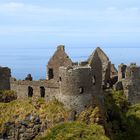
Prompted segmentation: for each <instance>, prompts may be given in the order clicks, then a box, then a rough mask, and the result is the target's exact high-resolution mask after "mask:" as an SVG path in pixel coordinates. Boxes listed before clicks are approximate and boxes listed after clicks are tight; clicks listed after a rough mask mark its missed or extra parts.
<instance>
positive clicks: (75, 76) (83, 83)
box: [58, 66, 101, 112]
mask: <svg viewBox="0 0 140 140" xmlns="http://www.w3.org/2000/svg"><path fill="white" fill-rule="evenodd" d="M59 76H60V77H59V78H60V94H59V97H58V100H59V101H61V102H62V103H63V104H64V105H65V106H66V107H68V108H70V109H73V110H75V111H76V112H80V111H82V110H84V108H86V107H88V106H90V105H93V104H94V103H95V98H96V100H97V99H98V96H100V95H101V94H100V93H99V91H96V80H95V77H94V76H93V74H92V69H91V67H90V66H77V67H60V74H59ZM99 98H100V97H99Z"/></svg>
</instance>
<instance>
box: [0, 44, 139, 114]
mask: <svg viewBox="0 0 140 140" xmlns="http://www.w3.org/2000/svg"><path fill="white" fill-rule="evenodd" d="M46 69H47V70H46V71H47V72H46V73H47V75H46V79H45V80H38V81H34V80H33V78H32V76H31V74H28V75H27V77H26V78H25V79H24V80H16V79H15V78H10V76H11V71H10V69H9V68H2V67H0V90H3V89H11V90H14V91H16V92H17V95H18V98H26V97H32V96H39V97H42V98H45V100H46V101H50V100H52V99H57V100H59V101H60V102H62V103H63V104H64V105H65V106H66V107H68V108H70V109H73V110H75V111H76V112H80V111H82V110H84V108H86V107H88V106H90V105H93V104H96V103H97V101H98V103H100V104H103V103H104V92H103V90H105V89H109V88H113V87H114V88H115V89H116V90H124V93H125V95H126V97H127V98H128V101H129V102H130V103H132V104H133V103H137V102H139V101H140V87H139V85H140V67H138V66H137V65H136V64H134V63H133V64H131V65H130V66H126V65H124V64H121V65H120V66H119V67H118V71H117V69H116V68H115V66H114V64H112V63H111V61H110V60H109V58H108V57H107V55H106V54H105V53H104V52H103V51H102V50H101V49H100V48H99V47H97V48H96V49H95V50H94V51H93V53H92V54H91V55H90V56H89V58H88V59H87V60H85V61H83V62H73V61H72V60H71V59H70V58H69V56H68V55H67V53H66V52H65V47H64V46H63V45H60V46H58V47H57V50H56V51H55V53H54V55H53V56H52V57H51V58H50V60H49V62H48V65H47V66H46Z"/></svg>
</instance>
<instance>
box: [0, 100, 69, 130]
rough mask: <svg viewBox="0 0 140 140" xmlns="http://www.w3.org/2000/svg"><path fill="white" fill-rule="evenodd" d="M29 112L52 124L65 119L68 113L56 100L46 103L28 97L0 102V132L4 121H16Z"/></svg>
mask: <svg viewBox="0 0 140 140" xmlns="http://www.w3.org/2000/svg"><path fill="white" fill-rule="evenodd" d="M29 114H32V115H34V116H35V115H38V116H39V117H40V119H41V121H42V122H43V121H45V120H47V121H49V122H50V124H52V125H53V124H54V123H57V122H59V121H60V120H63V121H65V120H67V117H68V114H69V113H68V111H66V110H65V108H64V107H63V104H61V103H59V102H58V101H57V100H53V101H51V102H49V103H46V102H45V100H44V99H40V98H30V99H22V100H15V101H12V102H10V103H0V132H2V131H3V129H4V123H6V122H8V121H10V122H15V123H18V122H19V121H21V120H23V119H25V117H26V116H27V115H29Z"/></svg>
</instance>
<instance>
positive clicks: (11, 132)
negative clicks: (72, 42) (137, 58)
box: [0, 90, 140, 140]
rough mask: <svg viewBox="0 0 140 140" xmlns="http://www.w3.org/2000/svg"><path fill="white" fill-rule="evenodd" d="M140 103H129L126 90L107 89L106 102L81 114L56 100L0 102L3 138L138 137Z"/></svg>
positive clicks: (132, 139) (102, 139) (85, 139)
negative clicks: (125, 94)
mask: <svg viewBox="0 0 140 140" xmlns="http://www.w3.org/2000/svg"><path fill="white" fill-rule="evenodd" d="M139 130H140V104H136V105H133V106H130V105H129V104H128V103H127V100H126V99H125V96H124V95H123V91H114V90H113V91H111V90H110V91H106V93H105V106H104V108H103V107H101V106H90V107H88V108H86V109H85V110H84V111H82V112H81V113H80V114H74V112H73V111H71V110H68V109H66V108H64V105H63V104H62V103H60V102H58V101H57V100H53V101H51V102H48V103H46V102H45V100H44V99H42V98H37V97H34V98H29V99H20V100H19V99H17V100H14V101H11V102H9V103H0V138H3V139H9V140H11V139H17V140H20V139H23V140H27V139H31V140H32V139H35V140H50V139H51V140H60V139H61V140H78V139H79V140H81V139H83V140H92V139H93V140H96V139H98V140H109V139H110V140H124V139H127V140H138V139H140V134H139Z"/></svg>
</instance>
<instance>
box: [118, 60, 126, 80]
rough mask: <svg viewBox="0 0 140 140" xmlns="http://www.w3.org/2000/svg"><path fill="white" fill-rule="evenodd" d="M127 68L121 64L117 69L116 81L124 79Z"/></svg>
mask: <svg viewBox="0 0 140 140" xmlns="http://www.w3.org/2000/svg"><path fill="white" fill-rule="evenodd" d="M126 68H127V66H126V65H125V64H123V63H122V64H121V65H119V67H118V81H121V80H122V79H124V78H125V72H126Z"/></svg>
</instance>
